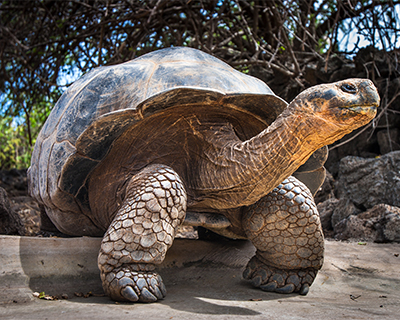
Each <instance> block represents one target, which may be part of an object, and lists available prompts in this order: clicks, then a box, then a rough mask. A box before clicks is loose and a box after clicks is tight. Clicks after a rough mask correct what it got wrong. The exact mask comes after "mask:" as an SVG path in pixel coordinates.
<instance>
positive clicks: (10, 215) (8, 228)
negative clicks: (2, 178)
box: [0, 187, 24, 235]
mask: <svg viewBox="0 0 400 320" xmlns="http://www.w3.org/2000/svg"><path fill="white" fill-rule="evenodd" d="M0 234H8V235H10V234H18V235H23V234H24V227H23V224H22V221H21V218H20V216H19V215H18V214H17V213H16V212H15V211H14V210H12V209H11V204H10V200H9V199H8V196H7V192H6V191H5V190H4V189H3V188H1V187H0Z"/></svg>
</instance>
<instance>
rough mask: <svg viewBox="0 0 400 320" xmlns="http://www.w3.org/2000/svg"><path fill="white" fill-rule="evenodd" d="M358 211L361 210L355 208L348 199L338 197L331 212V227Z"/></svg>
mask: <svg viewBox="0 0 400 320" xmlns="http://www.w3.org/2000/svg"><path fill="white" fill-rule="evenodd" d="M360 212H361V210H360V209H358V208H356V206H355V205H354V204H353V202H351V201H350V200H349V199H339V200H338V202H337V203H336V207H335V209H334V210H333V213H332V218H331V223H332V226H333V228H334V229H335V226H336V225H337V224H338V223H339V222H340V221H342V220H343V219H347V218H348V217H349V216H352V215H357V214H359V213H360Z"/></svg>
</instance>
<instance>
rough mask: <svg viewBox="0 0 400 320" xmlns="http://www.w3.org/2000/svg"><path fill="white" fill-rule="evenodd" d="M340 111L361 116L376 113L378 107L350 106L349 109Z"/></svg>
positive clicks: (374, 105)
mask: <svg viewBox="0 0 400 320" xmlns="http://www.w3.org/2000/svg"><path fill="white" fill-rule="evenodd" d="M341 109H342V110H349V111H352V112H354V113H361V114H371V113H376V110H377V109H378V106H377V105H376V104H373V105H367V106H366V105H363V106H351V107H344V108H341Z"/></svg>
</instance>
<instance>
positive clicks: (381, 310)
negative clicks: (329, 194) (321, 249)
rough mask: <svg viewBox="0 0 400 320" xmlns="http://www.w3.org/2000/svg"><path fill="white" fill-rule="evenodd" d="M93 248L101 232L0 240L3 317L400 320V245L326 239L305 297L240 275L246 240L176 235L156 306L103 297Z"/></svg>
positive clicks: (251, 250) (247, 249)
mask: <svg viewBox="0 0 400 320" xmlns="http://www.w3.org/2000/svg"><path fill="white" fill-rule="evenodd" d="M99 245H100V239H98V238H71V239H60V238H38V237H17V236H0V248H1V250H0V266H1V267H0V283H1V287H2V295H1V297H0V318H1V319H41V320H43V319H116V318H119V319H127V318H133V319H208V320H209V319H232V317H234V318H235V319H399V318H400V273H399V272H398V271H399V270H400V257H399V254H400V244H374V243H344V242H334V241H327V242H326V255H325V257H326V258H325V263H324V266H323V268H322V270H321V271H320V272H319V274H318V277H317V279H316V281H315V282H314V284H313V285H312V286H311V288H310V293H309V294H308V295H307V296H299V295H296V294H289V295H281V294H275V293H267V292H263V291H260V290H258V289H255V288H253V287H252V286H251V285H250V284H249V283H248V282H247V281H245V280H243V279H242V278H241V272H242V270H243V268H244V266H245V265H246V263H247V261H248V259H249V258H250V257H251V256H252V255H253V254H254V247H253V246H252V245H251V244H250V243H249V242H247V241H227V242H219V243H216V242H205V241H200V240H188V239H177V240H176V241H175V243H174V245H173V246H172V248H171V249H170V251H169V252H168V255H167V258H166V260H165V262H164V263H163V265H162V266H161V267H160V274H161V276H162V277H163V279H164V282H165V284H166V286H167V289H168V294H167V297H166V298H165V299H164V300H162V301H160V302H157V303H154V304H142V303H136V304H129V303H115V302H113V301H111V300H109V298H108V297H105V296H103V295H102V289H101V284H100V279H99V272H98V269H97V265H96V260H97V259H96V258H97V252H98V249H99ZM34 292H38V293H40V292H45V295H47V296H48V298H49V299H51V298H52V297H54V296H58V298H59V299H58V300H45V299H39V298H36V297H34V296H33V293H34ZM85 295H86V296H88V297H87V298H85V297H84V296H85ZM62 296H63V297H64V298H67V299H63V298H62Z"/></svg>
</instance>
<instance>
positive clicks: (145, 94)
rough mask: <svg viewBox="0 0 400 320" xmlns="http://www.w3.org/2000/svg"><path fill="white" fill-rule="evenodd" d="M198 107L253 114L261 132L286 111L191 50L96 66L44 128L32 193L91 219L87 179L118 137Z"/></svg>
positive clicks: (253, 83) (266, 91) (251, 81)
mask: <svg viewBox="0 0 400 320" xmlns="http://www.w3.org/2000/svg"><path fill="white" fill-rule="evenodd" d="M194 104H196V105H199V104H201V105H202V106H203V109H204V108H210V110H211V108H220V109H221V108H222V109H223V110H224V113H225V114H229V113H230V112H231V110H232V111H233V110H235V112H236V114H237V112H238V111H239V113H242V114H246V115H248V116H251V117H253V118H254V119H256V123H257V126H258V127H257V128H256V130H255V131H261V130H262V129H263V128H265V127H267V126H268V125H270V124H271V123H272V122H273V121H274V120H275V119H276V117H277V116H278V115H279V114H280V113H281V112H282V111H283V110H284V109H285V108H286V106H287V103H286V102H285V101H284V100H283V99H281V98H279V97H278V96H276V95H275V94H274V93H273V92H272V91H271V89H270V88H269V87H268V86H267V85H266V84H265V83H264V82H262V81H261V80H259V79H256V78H254V77H251V76H249V75H246V74H243V73H241V72H239V71H237V70H235V69H233V68H231V67H230V66H229V65H228V64H226V63H224V62H222V61H220V60H219V59H216V58H214V57H213V56H211V55H208V54H206V53H204V52H202V51H199V50H196V49H191V48H181V47H176V48H167V49H163V50H159V51H156V52H153V53H149V54H146V55H143V56H141V57H139V58H137V59H134V60H132V61H129V62H126V63H123V64H119V65H113V66H106V67H99V68H96V69H94V70H92V71H91V72H89V73H87V74H86V75H84V76H83V77H82V78H81V79H79V80H78V81H76V82H75V83H74V84H73V85H72V86H70V87H69V88H68V89H67V90H66V91H65V93H64V94H63V95H62V96H61V98H60V99H59V101H58V102H57V104H56V105H55V106H54V109H53V110H52V112H51V114H50V116H49V118H48V119H47V121H46V123H45V124H44V126H43V128H42V130H41V132H40V134H39V136H38V138H37V142H36V145H35V148H34V151H33V154H32V162H31V167H30V169H29V172H28V176H29V177H28V178H29V181H30V192H31V195H32V196H33V197H34V198H36V199H37V200H38V201H39V202H40V203H42V204H43V205H44V206H45V207H46V209H47V210H49V209H50V210H51V209H57V210H61V211H63V212H74V213H84V214H86V215H88V214H90V206H89V202H88V177H89V176H90V173H91V172H92V171H93V170H94V169H95V168H96V167H97V166H98V165H99V164H100V163H101V162H102V160H103V159H104V158H105V157H106V156H107V154H108V153H109V152H110V150H111V149H112V147H113V144H114V142H115V141H116V140H117V139H118V137H120V136H121V135H122V134H123V133H124V132H125V131H127V130H128V129H129V128H132V126H134V125H135V124H137V123H138V122H141V121H143V120H144V119H146V118H148V117H150V116H152V115H155V114H157V113H159V112H164V113H165V111H166V110H168V109H170V108H171V107H174V109H175V112H176V108H177V107H179V106H182V108H185V110H186V111H185V113H190V112H191V109H190V106H191V105H194ZM193 112H195V111H194V110H193ZM199 116H200V117H201V115H199ZM154 130H157V128H154ZM253 131H254V130H253ZM253 133H254V132H252V134H253ZM242 135H244V136H243V138H244V139H246V138H248V137H246V134H242ZM149 157H151V154H149ZM319 166H320V165H319ZM315 167H318V165H316V166H313V168H315ZM313 168H312V169H313Z"/></svg>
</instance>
